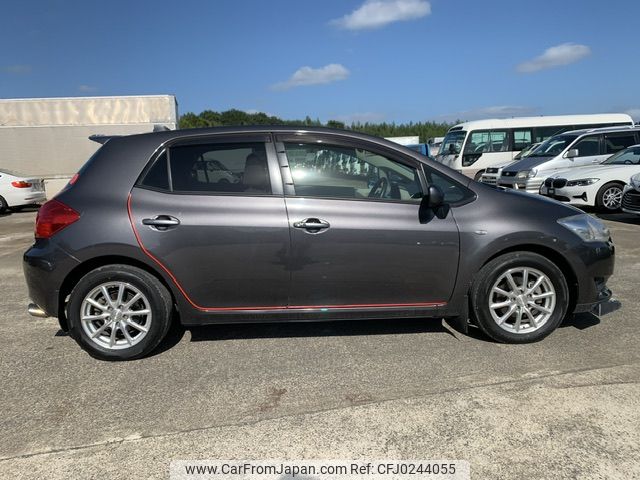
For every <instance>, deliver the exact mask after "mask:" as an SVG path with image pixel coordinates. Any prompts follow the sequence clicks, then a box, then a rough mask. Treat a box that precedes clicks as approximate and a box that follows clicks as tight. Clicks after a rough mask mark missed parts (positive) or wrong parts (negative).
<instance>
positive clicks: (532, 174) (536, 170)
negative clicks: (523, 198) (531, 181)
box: [527, 168, 538, 178]
mask: <svg viewBox="0 0 640 480" xmlns="http://www.w3.org/2000/svg"><path fill="white" fill-rule="evenodd" d="M536 175H538V169H537V168H532V169H531V170H529V174H528V175H527V178H533V177H535V176H536Z"/></svg>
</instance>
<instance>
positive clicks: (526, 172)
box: [516, 170, 531, 178]
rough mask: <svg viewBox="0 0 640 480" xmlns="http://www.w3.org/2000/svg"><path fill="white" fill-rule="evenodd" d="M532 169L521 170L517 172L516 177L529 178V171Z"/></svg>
mask: <svg viewBox="0 0 640 480" xmlns="http://www.w3.org/2000/svg"><path fill="white" fill-rule="evenodd" d="M530 171H531V170H520V171H519V172H518V173H517V174H516V178H527V177H528V176H529V172H530Z"/></svg>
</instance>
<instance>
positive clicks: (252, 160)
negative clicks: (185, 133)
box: [169, 143, 271, 195]
mask: <svg viewBox="0 0 640 480" xmlns="http://www.w3.org/2000/svg"><path fill="white" fill-rule="evenodd" d="M169 163H170V166H171V183H172V187H173V191H174V192H216V193H218V192H219V193H235V194H258V195H259V194H269V193H271V184H270V181H269V169H268V166H267V155H266V151H265V147H264V144H263V143H239V144H202V145H180V146H175V147H171V148H170V150H169Z"/></svg>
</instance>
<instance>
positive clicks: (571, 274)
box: [480, 244, 579, 313]
mask: <svg viewBox="0 0 640 480" xmlns="http://www.w3.org/2000/svg"><path fill="white" fill-rule="evenodd" d="M513 252H531V253H537V254H538V255H541V256H543V257H545V258H547V259H548V260H550V261H552V262H553V263H555V264H556V266H557V267H558V268H559V269H560V270H561V271H562V273H563V275H564V278H565V280H566V282H567V287H568V288H569V307H568V309H567V312H568V313H571V312H573V310H574V308H575V306H576V303H577V301H578V288H579V287H578V277H577V275H576V272H575V271H574V270H573V267H571V264H570V263H569V262H568V261H567V259H566V258H565V257H564V256H563V255H562V253H560V252H558V251H557V250H554V249H553V248H550V247H546V246H544V245H537V244H520V245H512V246H510V247H507V248H505V249H503V250H500V251H498V252H496V253H494V254H493V255H491V256H490V257H489V258H487V259H486V260H485V262H484V263H483V264H482V266H481V267H480V268H482V267H484V266H485V265H486V264H487V263H489V262H490V261H492V260H493V259H495V258H498V257H500V256H502V255H505V254H507V253H513Z"/></svg>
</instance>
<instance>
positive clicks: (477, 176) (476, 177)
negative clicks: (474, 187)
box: [473, 170, 484, 182]
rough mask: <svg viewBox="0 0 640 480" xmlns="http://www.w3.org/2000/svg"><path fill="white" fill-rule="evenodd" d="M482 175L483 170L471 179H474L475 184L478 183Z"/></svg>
mask: <svg viewBox="0 0 640 480" xmlns="http://www.w3.org/2000/svg"><path fill="white" fill-rule="evenodd" d="M483 174H484V170H480V171H479V172H477V173H476V174H475V175H474V176H473V179H474V180H475V181H476V182H479V181H480V179H481V178H482V175H483Z"/></svg>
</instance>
